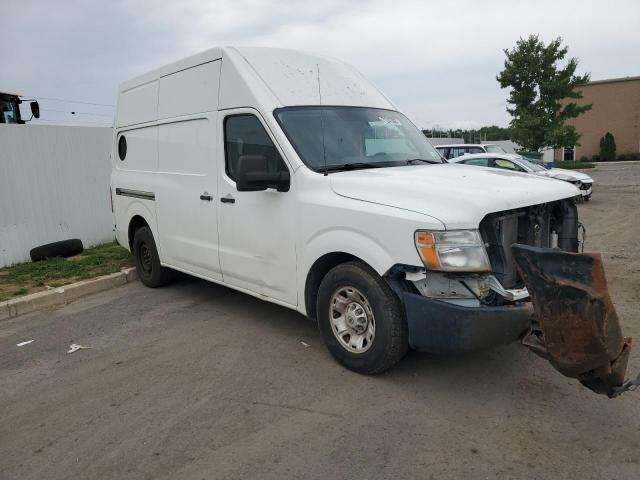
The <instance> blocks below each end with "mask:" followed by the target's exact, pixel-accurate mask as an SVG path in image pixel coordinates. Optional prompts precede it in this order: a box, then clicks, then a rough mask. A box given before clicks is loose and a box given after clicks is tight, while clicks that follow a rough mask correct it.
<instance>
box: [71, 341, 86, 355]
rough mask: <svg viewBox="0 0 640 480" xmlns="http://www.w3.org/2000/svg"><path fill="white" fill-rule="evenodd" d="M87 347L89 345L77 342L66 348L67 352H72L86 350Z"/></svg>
mask: <svg viewBox="0 0 640 480" xmlns="http://www.w3.org/2000/svg"><path fill="white" fill-rule="evenodd" d="M89 348H91V347H85V346H84V345H78V344H77V343H72V344H71V345H69V350H67V353H73V352H77V351H78V350H86V349H89Z"/></svg>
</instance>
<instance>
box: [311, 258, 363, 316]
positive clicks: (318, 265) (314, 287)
mask: <svg viewBox="0 0 640 480" xmlns="http://www.w3.org/2000/svg"><path fill="white" fill-rule="evenodd" d="M353 261H360V262H362V261H363V260H362V259H360V258H358V257H356V256H355V255H352V254H350V253H346V252H331V253H326V254H324V255H322V256H321V257H320V258H318V259H317V260H316V261H315V262H314V263H313V265H311V268H310V269H309V271H308V273H307V278H306V281H305V284H304V306H305V310H306V313H307V317H309V318H310V319H311V320H316V302H317V300H318V288H319V287H320V282H322V279H323V278H324V277H325V275H326V274H327V273H328V272H329V270H331V269H332V268H334V267H336V266H338V265H340V264H342V263H347V262H353ZM363 263H366V262H363Z"/></svg>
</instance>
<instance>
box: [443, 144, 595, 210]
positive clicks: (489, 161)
mask: <svg viewBox="0 0 640 480" xmlns="http://www.w3.org/2000/svg"><path fill="white" fill-rule="evenodd" d="M449 162H452V163H460V164H464V165H476V166H480V167H493V168H501V169H503V170H512V171H516V172H526V173H532V174H534V175H540V176H543V177H551V178H555V179H557V180H564V181H565V182H569V183H571V184H573V185H575V186H576V187H577V188H579V189H580V195H581V196H582V199H583V200H584V201H586V202H588V201H589V200H591V194H592V192H593V178H591V177H590V176H589V175H587V174H586V173H582V172H578V171H576V170H565V169H563V168H548V167H543V166H542V165H540V164H539V163H537V162H535V161H533V160H529V159H527V158H524V157H522V156H521V155H514V154H509V153H503V154H492V153H478V154H474V155H463V156H461V157H456V158H452V159H451V160H449Z"/></svg>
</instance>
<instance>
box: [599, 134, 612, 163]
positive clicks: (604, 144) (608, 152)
mask: <svg viewBox="0 0 640 480" xmlns="http://www.w3.org/2000/svg"><path fill="white" fill-rule="evenodd" d="M615 158H616V141H615V139H614V138H613V135H612V134H611V132H607V133H605V134H604V137H602V138H601V139H600V159H601V160H602V161H603V162H610V161H611V160H615Z"/></svg>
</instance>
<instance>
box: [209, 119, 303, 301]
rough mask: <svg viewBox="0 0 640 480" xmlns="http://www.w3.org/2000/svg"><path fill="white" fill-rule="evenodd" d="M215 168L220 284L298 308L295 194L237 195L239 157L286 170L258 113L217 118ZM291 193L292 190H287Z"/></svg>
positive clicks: (239, 193) (244, 193)
mask: <svg viewBox="0 0 640 480" xmlns="http://www.w3.org/2000/svg"><path fill="white" fill-rule="evenodd" d="M218 134H219V135H220V142H219V158H220V159H221V162H220V163H219V166H218V171H219V172H220V174H219V176H218V198H217V199H216V200H217V201H218V202H219V215H218V231H219V238H220V264H221V268H222V275H223V279H224V282H225V283H228V284H230V285H233V286H235V287H239V288H242V289H246V290H249V291H251V292H253V293H256V294H259V295H264V296H266V297H269V298H271V299H274V300H277V301H280V302H284V303H287V304H289V305H293V306H295V305H297V286H296V249H295V238H296V235H295V202H294V201H293V198H294V193H293V192H292V191H291V190H290V191H289V192H277V191H276V190H273V189H268V190H264V191H257V192H239V191H238V190H237V189H236V183H235V178H236V167H237V164H238V159H239V158H240V156H241V155H264V156H265V157H267V160H268V164H269V169H270V170H273V171H274V172H275V171H279V170H281V169H288V170H289V172H290V174H291V177H292V182H293V172H292V171H291V170H290V168H289V167H288V165H287V164H286V162H285V161H284V159H283V157H282V154H281V151H280V150H279V149H278V147H277V145H276V144H275V142H274V140H273V138H272V136H271V135H270V133H269V129H268V127H267V126H266V124H265V123H264V121H263V119H262V118H261V116H260V115H259V113H258V112H256V111H255V110H252V109H247V108H244V109H235V110H226V111H221V112H220V119H219V130H218ZM292 190H293V184H292Z"/></svg>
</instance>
